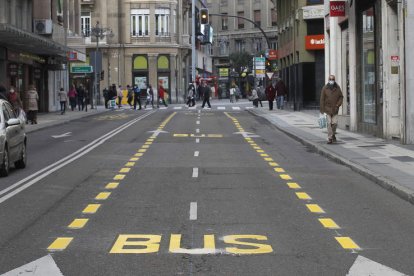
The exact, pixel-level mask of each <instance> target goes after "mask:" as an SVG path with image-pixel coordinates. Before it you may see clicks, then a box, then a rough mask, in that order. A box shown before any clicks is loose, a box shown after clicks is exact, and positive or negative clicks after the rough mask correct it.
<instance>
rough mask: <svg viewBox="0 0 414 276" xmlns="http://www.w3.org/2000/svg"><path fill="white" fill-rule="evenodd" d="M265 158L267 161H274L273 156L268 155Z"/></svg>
mask: <svg viewBox="0 0 414 276" xmlns="http://www.w3.org/2000/svg"><path fill="white" fill-rule="evenodd" d="M264 160H265V161H273V158H270V157H266V158H265V159H264Z"/></svg>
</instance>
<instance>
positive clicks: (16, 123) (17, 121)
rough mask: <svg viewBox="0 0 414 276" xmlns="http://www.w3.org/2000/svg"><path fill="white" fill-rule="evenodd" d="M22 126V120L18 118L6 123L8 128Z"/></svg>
mask: <svg viewBox="0 0 414 276" xmlns="http://www.w3.org/2000/svg"><path fill="white" fill-rule="evenodd" d="M18 125H20V120H19V119H16V118H12V119H9V120H8V121H7V123H6V126H18Z"/></svg>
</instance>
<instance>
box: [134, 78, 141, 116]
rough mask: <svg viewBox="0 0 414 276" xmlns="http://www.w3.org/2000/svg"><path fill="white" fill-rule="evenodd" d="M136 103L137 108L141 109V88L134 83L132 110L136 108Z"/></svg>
mask: <svg viewBox="0 0 414 276" xmlns="http://www.w3.org/2000/svg"><path fill="white" fill-rule="evenodd" d="M137 103H138V105H139V108H138V110H141V89H140V88H139V87H138V86H137V85H136V84H135V85H134V110H136V109H137Z"/></svg>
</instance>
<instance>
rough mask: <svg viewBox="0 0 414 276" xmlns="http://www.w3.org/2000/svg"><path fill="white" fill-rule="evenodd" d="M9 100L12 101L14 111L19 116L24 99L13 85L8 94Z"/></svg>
mask: <svg viewBox="0 0 414 276" xmlns="http://www.w3.org/2000/svg"><path fill="white" fill-rule="evenodd" d="M7 100H8V101H9V102H10V103H11V105H12V107H13V110H14V112H15V113H16V115H17V116H19V114H20V109H22V108H23V104H22V100H21V99H20V94H19V93H18V92H17V91H16V89H15V88H14V87H13V86H11V87H10V89H9V93H8V94H7Z"/></svg>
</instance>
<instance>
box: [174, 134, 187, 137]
mask: <svg viewBox="0 0 414 276" xmlns="http://www.w3.org/2000/svg"><path fill="white" fill-rule="evenodd" d="M173 136H174V137H188V134H174V135H173Z"/></svg>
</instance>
